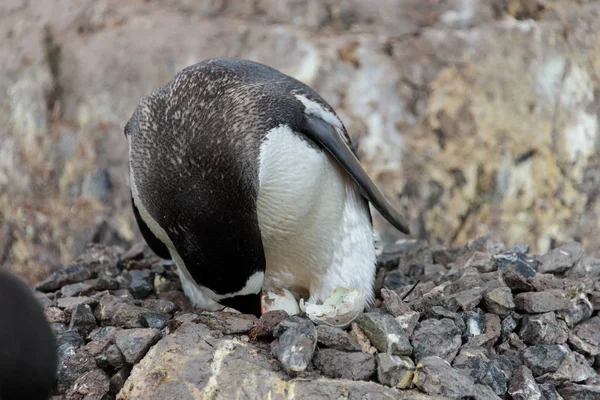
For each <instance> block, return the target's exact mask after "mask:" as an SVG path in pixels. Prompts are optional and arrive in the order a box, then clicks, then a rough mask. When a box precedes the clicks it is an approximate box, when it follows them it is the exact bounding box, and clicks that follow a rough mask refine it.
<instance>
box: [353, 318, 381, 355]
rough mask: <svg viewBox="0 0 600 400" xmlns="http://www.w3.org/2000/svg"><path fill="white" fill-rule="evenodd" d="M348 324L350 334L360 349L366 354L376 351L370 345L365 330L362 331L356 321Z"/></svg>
mask: <svg viewBox="0 0 600 400" xmlns="http://www.w3.org/2000/svg"><path fill="white" fill-rule="evenodd" d="M350 326H351V329H350V336H352V337H353V338H354V339H356V341H357V342H358V344H359V345H360V351H362V352H363V353H368V354H375V353H377V349H376V348H375V347H373V346H372V345H371V341H370V340H369V338H368V337H367V334H366V333H365V331H363V330H362V329H361V328H360V326H358V324H357V323H356V322H353V323H352V324H350Z"/></svg>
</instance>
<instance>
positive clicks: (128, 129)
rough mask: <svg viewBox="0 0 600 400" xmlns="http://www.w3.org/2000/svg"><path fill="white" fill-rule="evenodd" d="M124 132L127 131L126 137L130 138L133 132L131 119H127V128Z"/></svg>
mask: <svg viewBox="0 0 600 400" xmlns="http://www.w3.org/2000/svg"><path fill="white" fill-rule="evenodd" d="M123 133H125V137H126V138H128V137H129V135H130V134H131V120H129V121H127V123H126V124H125V128H124V129H123Z"/></svg>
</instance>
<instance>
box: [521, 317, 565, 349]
mask: <svg viewBox="0 0 600 400" xmlns="http://www.w3.org/2000/svg"><path fill="white" fill-rule="evenodd" d="M519 336H520V337H521V339H522V340H523V342H525V343H527V344H563V343H565V342H566V341H567V339H568V338H569V330H568V329H567V326H566V324H565V323H564V321H557V320H556V316H555V315H554V313H553V312H547V313H544V314H536V315H525V316H524V317H523V321H522V322H521V329H520V331H519Z"/></svg>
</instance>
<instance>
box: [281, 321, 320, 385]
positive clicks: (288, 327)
mask: <svg viewBox="0 0 600 400" xmlns="http://www.w3.org/2000/svg"><path fill="white" fill-rule="evenodd" d="M273 336H274V337H275V338H276V339H277V340H276V341H275V342H273V344H272V349H271V351H272V352H273V355H274V356H275V357H277V359H278V360H279V362H280V363H281V365H282V366H283V368H284V369H285V371H286V372H287V373H288V374H295V373H298V372H302V371H304V370H305V369H306V368H307V367H308V365H309V364H310V361H311V360H312V358H313V355H314V352H315V348H316V346H317V329H316V328H315V325H314V324H313V323H312V322H311V321H310V320H308V319H305V318H301V317H299V316H291V317H289V318H287V319H285V320H283V321H282V322H280V323H279V325H277V327H275V330H274V331H273Z"/></svg>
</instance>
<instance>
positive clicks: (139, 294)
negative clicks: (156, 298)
mask: <svg viewBox="0 0 600 400" xmlns="http://www.w3.org/2000/svg"><path fill="white" fill-rule="evenodd" d="M129 277H130V278H131V282H130V283H129V291H130V292H131V294H132V295H133V297H135V298H136V299H143V298H145V297H148V295H150V294H151V293H152V292H153V291H154V285H153V277H152V273H151V272H150V270H149V269H142V270H131V271H129Z"/></svg>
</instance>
